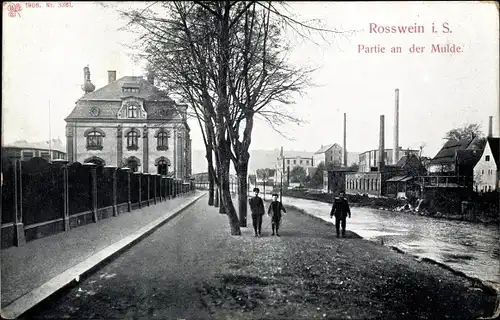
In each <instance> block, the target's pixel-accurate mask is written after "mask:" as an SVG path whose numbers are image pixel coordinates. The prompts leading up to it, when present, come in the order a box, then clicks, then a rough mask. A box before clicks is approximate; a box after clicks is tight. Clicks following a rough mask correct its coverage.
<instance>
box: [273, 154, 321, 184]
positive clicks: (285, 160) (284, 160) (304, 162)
mask: <svg viewBox="0 0 500 320" xmlns="http://www.w3.org/2000/svg"><path fill="white" fill-rule="evenodd" d="M313 155H314V153H313V152H305V151H304V152H302V151H285V152H284V153H283V154H282V155H280V156H279V157H278V158H277V159H276V172H275V177H274V179H275V181H280V177H281V173H283V181H287V179H288V175H289V173H290V172H291V171H292V169H293V168H295V167H302V168H304V170H306V171H307V169H308V168H309V167H312V166H314V165H315V163H314V161H313ZM283 164H284V165H285V170H284V171H283Z"/></svg>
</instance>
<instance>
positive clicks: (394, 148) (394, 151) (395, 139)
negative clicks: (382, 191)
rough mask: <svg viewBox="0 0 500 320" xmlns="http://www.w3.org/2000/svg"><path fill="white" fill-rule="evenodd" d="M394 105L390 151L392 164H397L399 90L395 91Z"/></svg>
mask: <svg viewBox="0 0 500 320" xmlns="http://www.w3.org/2000/svg"><path fill="white" fill-rule="evenodd" d="M395 95H396V104H395V107H394V146H393V149H392V162H393V163H394V164H396V163H398V160H399V89H396V90H395Z"/></svg>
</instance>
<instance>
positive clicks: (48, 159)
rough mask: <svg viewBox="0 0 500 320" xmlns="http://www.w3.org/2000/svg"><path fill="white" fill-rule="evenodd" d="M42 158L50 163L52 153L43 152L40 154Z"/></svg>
mask: <svg viewBox="0 0 500 320" xmlns="http://www.w3.org/2000/svg"><path fill="white" fill-rule="evenodd" d="M40 157H41V158H44V159H45V160H47V161H50V153H49V152H47V151H42V152H40Z"/></svg>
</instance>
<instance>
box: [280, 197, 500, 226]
mask: <svg viewBox="0 0 500 320" xmlns="http://www.w3.org/2000/svg"><path fill="white" fill-rule="evenodd" d="M283 196H287V197H294V198H300V199H307V200H315V201H321V202H325V203H333V195H332V194H327V193H308V192H306V190H283ZM346 197H347V199H348V201H349V204H350V205H351V206H352V207H367V208H372V209H378V210H386V211H394V212H402V213H406V214H413V215H419V216H426V217H431V218H436V219H447V220H460V221H468V222H476V223H484V224H498V223H499V222H500V214H499V213H498V212H497V213H495V212H482V213H479V214H478V213H473V212H470V213H468V214H449V213H443V212H439V211H438V210H437V209H435V208H433V207H432V206H430V205H429V204H428V203H426V202H422V203H421V204H420V207H419V206H418V203H417V201H418V199H414V200H403V199H395V198H385V197H369V196H368V195H359V194H358V195H352V194H347V195H346Z"/></svg>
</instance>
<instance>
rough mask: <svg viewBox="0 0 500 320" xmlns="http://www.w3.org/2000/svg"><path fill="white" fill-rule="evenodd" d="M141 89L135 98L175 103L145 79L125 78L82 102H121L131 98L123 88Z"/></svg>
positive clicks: (91, 93) (91, 94)
mask: <svg viewBox="0 0 500 320" xmlns="http://www.w3.org/2000/svg"><path fill="white" fill-rule="evenodd" d="M124 86H125V87H128V88H132V87H133V88H139V93H135V94H134V97H138V98H141V99H145V100H148V101H173V100H172V99H171V98H170V97H169V96H168V95H167V94H166V93H165V92H163V91H161V90H160V89H158V88H157V87H155V86H154V85H152V84H151V83H149V82H148V81H147V80H146V79H144V78H143V77H134V76H125V77H121V78H120V79H118V80H116V81H113V82H111V83H109V84H107V85H105V86H104V87H102V88H99V89H97V90H96V91H94V92H90V93H88V94H85V95H84V96H83V97H81V98H80V100H100V101H103V100H104V101H110V100H111V101H113V100H115V101H121V99H122V98H125V97H127V96H130V95H131V94H130V93H128V92H122V87H124Z"/></svg>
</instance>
